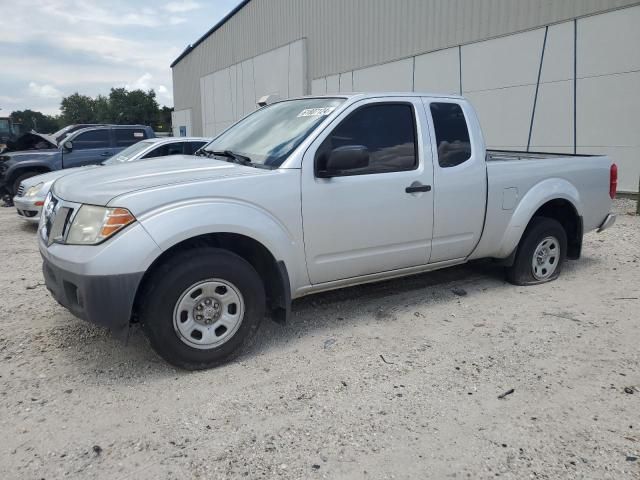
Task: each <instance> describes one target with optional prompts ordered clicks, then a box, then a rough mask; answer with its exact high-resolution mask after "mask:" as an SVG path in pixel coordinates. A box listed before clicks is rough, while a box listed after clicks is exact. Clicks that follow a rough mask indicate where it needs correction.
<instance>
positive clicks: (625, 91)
mask: <svg viewBox="0 0 640 480" xmlns="http://www.w3.org/2000/svg"><path fill="white" fill-rule="evenodd" d="M638 25H640V6H635V7H630V8H625V9H621V10H616V11H612V12H608V13H603V14H599V15H594V16H591V17H586V18H581V19H578V20H577V21H576V22H574V21H569V22H564V23H560V24H556V25H551V26H549V27H548V32H547V40H546V45H545V48H544V58H543V62H542V69H541V70H540V60H541V55H542V50H543V44H544V37H545V28H544V27H543V28H538V29H535V30H530V31H527V32H523V33H518V34H513V35H509V36H505V37H499V38H495V39H491V40H486V41H482V42H477V43H472V44H468V45H462V46H461V47H454V48H448V49H444V50H440V51H436V52H431V53H426V54H423V55H417V56H414V57H409V58H405V59H401V60H398V61H394V62H389V63H385V64H382V65H375V66H371V67H367V68H362V69H356V70H351V71H346V72H341V73H340V74H335V75H330V76H327V77H319V78H314V79H312V81H311V93H312V94H325V93H338V92H348V91H351V89H352V90H353V91H364V92H366V91H416V92H433V93H447V94H458V93H459V92H460V91H462V93H463V95H465V96H466V97H467V98H469V100H470V101H471V102H472V103H473V105H474V107H475V109H476V111H477V112H478V116H479V118H480V122H481V124H482V127H483V131H484V133H485V136H486V142H487V145H488V146H489V147H490V148H496V149H501V148H502V149H522V150H524V149H526V148H527V143H528V142H529V133H530V132H531V139H530V149H531V150H538V151H549V152H558V153H573V152H574V151H576V152H577V153H585V154H607V155H609V156H610V157H611V158H612V159H613V160H614V161H615V162H616V163H617V164H618V167H619V182H618V187H619V190H620V191H626V192H637V191H638V179H639V177H640V127H639V125H640V123H639V122H638V120H637V115H638V112H640V28H639V27H638ZM576 39H577V41H576ZM574 54H575V57H576V65H577V76H576V75H574ZM539 70H540V83H539V84H538V72H539ZM350 76H352V82H351V83H349V82H348V79H349V77H350ZM574 77H576V78H574ZM343 79H344V80H343ZM574 83H575V85H576V88H574ZM343 85H344V88H343ZM536 87H538V93H537V99H536ZM574 97H575V108H576V118H577V124H576V125H575V129H574ZM534 103H535V115H534V118H533V125H532V123H531V121H532V114H533V112H534ZM574 134H575V139H576V144H575V145H574Z"/></svg>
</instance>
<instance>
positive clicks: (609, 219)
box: [597, 213, 616, 233]
mask: <svg viewBox="0 0 640 480" xmlns="http://www.w3.org/2000/svg"><path fill="white" fill-rule="evenodd" d="M614 223H616V215H615V214H614V213H608V214H607V216H606V217H605V219H604V221H603V222H602V223H601V224H600V226H599V227H598V230H597V232H598V233H600V232H603V231H605V230H606V229H607V228H609V227H610V226H612V225H613V224H614Z"/></svg>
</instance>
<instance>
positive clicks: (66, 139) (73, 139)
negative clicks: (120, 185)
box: [0, 125, 155, 195]
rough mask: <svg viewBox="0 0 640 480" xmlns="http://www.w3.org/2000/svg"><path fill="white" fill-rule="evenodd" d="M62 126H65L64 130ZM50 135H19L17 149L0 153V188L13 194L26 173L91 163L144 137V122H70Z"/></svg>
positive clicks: (146, 129) (146, 134)
mask: <svg viewBox="0 0 640 480" xmlns="http://www.w3.org/2000/svg"><path fill="white" fill-rule="evenodd" d="M65 129H68V130H66V131H65ZM65 129H62V130H60V131H58V132H56V133H55V134H53V135H45V134H40V133H36V132H31V133H28V134H26V135H23V136H22V137H21V138H20V139H19V141H20V142H21V144H20V145H19V149H17V150H15V151H11V152H5V153H3V154H1V155H0V191H2V192H3V193H9V194H11V195H13V194H15V193H16V191H17V189H18V186H19V185H20V182H22V181H23V180H26V179H27V178H29V177H33V176H35V175H40V174H42V173H46V172H51V171H54V170H60V169H63V168H73V167H81V166H84V165H95V164H98V163H101V162H103V161H104V160H106V159H107V158H109V157H111V156H113V155H115V154H116V153H118V152H120V151H121V150H124V149H125V148H127V147H129V146H131V145H133V144H135V143H137V142H139V141H141V140H145V139H147V138H154V137H155V134H154V133H153V130H152V129H151V127H148V126H144V125H92V126H85V125H80V126H78V125H70V126H69V127H65Z"/></svg>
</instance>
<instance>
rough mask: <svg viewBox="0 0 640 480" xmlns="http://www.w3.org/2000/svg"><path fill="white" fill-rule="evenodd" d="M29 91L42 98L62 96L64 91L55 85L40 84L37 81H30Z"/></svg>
mask: <svg viewBox="0 0 640 480" xmlns="http://www.w3.org/2000/svg"><path fill="white" fill-rule="evenodd" d="M29 93H30V94H31V95H33V96H35V97H41V98H62V92H61V91H60V90H58V89H57V88H56V87H54V86H53V85H40V84H39V83H36V82H29Z"/></svg>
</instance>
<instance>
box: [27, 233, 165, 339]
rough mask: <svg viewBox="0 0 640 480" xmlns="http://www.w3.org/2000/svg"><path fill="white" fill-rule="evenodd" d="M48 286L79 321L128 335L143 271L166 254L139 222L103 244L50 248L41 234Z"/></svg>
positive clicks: (41, 247)
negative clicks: (161, 255) (163, 253)
mask: <svg viewBox="0 0 640 480" xmlns="http://www.w3.org/2000/svg"><path fill="white" fill-rule="evenodd" d="M38 243H39V247H40V255H41V256H42V260H43V266H42V271H43V274H44V279H45V284H46V286H47V288H48V289H49V291H50V292H51V294H52V295H53V297H54V298H55V299H56V300H57V301H58V303H60V304H61V305H62V306H63V307H65V308H66V309H68V310H69V311H70V312H71V313H72V314H74V315H75V316H76V317H79V318H81V319H83V320H86V321H88V322H91V323H94V324H96V325H100V326H103V327H107V328H109V329H110V330H111V331H112V332H113V333H114V335H115V336H117V337H120V338H124V337H126V335H127V332H128V327H129V324H130V320H131V317H132V314H133V305H134V300H135V297H136V293H137V291H138V287H139V285H140V282H141V280H142V277H143V276H144V272H145V271H146V270H147V269H148V268H149V266H150V265H151V263H152V262H153V261H154V260H155V259H156V258H157V257H158V256H159V255H160V254H161V253H162V252H161V250H160V249H159V247H158V246H157V245H156V243H155V242H154V241H153V240H152V239H151V237H150V236H149V235H148V234H147V232H146V231H145V230H144V228H142V226H141V225H140V224H139V223H135V224H133V225H131V226H129V227H127V228H126V229H124V230H123V231H122V232H119V233H117V234H116V235H115V236H114V237H113V238H111V239H109V240H107V241H106V242H104V243H102V244H99V245H64V244H59V243H53V244H51V245H48V244H47V243H46V242H45V241H44V239H43V238H42V235H40V234H38Z"/></svg>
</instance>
